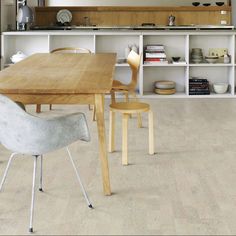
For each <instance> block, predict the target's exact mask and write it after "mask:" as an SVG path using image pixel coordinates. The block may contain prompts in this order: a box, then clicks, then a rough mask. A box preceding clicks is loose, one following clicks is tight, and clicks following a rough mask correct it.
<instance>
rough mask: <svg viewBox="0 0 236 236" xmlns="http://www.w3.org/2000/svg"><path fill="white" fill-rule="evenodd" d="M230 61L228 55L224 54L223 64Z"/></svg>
mask: <svg viewBox="0 0 236 236" xmlns="http://www.w3.org/2000/svg"><path fill="white" fill-rule="evenodd" d="M230 59H231V58H230V55H228V54H225V55H224V63H225V64H229V63H230Z"/></svg>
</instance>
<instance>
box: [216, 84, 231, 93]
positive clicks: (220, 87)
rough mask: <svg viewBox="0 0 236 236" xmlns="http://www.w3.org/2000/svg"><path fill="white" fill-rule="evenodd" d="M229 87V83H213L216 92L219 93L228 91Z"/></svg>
mask: <svg viewBox="0 0 236 236" xmlns="http://www.w3.org/2000/svg"><path fill="white" fill-rule="evenodd" d="M228 87H229V84H227V83H215V84H213V89H214V91H215V93H218V94H223V93H226V92H227V90H228Z"/></svg>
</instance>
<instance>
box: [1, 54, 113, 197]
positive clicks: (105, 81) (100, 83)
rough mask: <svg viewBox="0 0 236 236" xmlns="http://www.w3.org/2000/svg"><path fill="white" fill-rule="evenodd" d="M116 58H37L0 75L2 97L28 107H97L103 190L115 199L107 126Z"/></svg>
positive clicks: (28, 59) (101, 55)
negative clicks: (106, 112)
mask: <svg viewBox="0 0 236 236" xmlns="http://www.w3.org/2000/svg"><path fill="white" fill-rule="evenodd" d="M115 63H116V54H109V53H108V54H71V53H69V54H49V53H45V54H35V55H33V56H30V57H28V58H27V59H25V60H23V61H21V62H19V63H17V64H15V65H13V66H11V67H10V68H7V69H5V70H3V71H1V72H0V93H2V94H5V95H7V96H9V97H10V98H12V99H13V100H15V101H20V102H22V103H24V104H95V110H96V117H97V127H98V140H99V157H100V160H101V169H102V179H103V190H104V194H105V195H111V188H110V178H109V168H108V160H107V147H106V137H105V123H104V94H105V93H109V92H110V90H111V87H112V80H113V75H114V70H115Z"/></svg>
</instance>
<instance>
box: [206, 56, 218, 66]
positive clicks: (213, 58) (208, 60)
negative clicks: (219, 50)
mask: <svg viewBox="0 0 236 236" xmlns="http://www.w3.org/2000/svg"><path fill="white" fill-rule="evenodd" d="M218 59H219V57H214V56H206V57H205V60H206V61H207V62H208V63H210V64H213V63H216V62H217V61H218Z"/></svg>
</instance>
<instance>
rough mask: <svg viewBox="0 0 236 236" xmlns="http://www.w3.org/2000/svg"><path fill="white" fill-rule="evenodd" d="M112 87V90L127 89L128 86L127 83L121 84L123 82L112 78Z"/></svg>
mask: <svg viewBox="0 0 236 236" xmlns="http://www.w3.org/2000/svg"><path fill="white" fill-rule="evenodd" d="M112 89H113V90H125V91H128V90H129V87H128V85H126V84H123V83H121V82H120V81H118V80H113V83H112Z"/></svg>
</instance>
